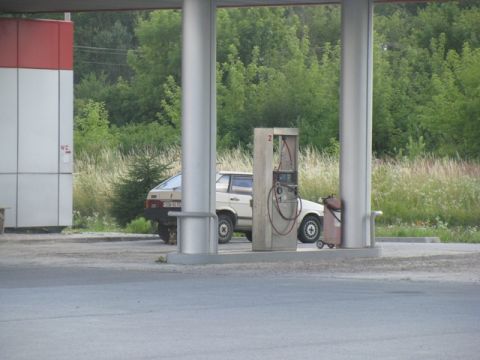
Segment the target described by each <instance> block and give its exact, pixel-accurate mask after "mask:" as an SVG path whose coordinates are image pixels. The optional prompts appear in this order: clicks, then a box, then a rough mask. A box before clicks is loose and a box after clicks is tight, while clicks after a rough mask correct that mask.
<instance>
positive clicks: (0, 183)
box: [0, 174, 17, 227]
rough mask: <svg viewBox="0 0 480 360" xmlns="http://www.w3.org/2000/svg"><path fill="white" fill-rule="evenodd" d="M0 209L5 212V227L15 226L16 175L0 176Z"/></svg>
mask: <svg viewBox="0 0 480 360" xmlns="http://www.w3.org/2000/svg"><path fill="white" fill-rule="evenodd" d="M0 207H4V208H7V209H6V210H5V227H15V226H16V225H17V224H16V222H17V219H16V218H17V175H16V174H0Z"/></svg>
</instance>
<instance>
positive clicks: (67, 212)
mask: <svg viewBox="0 0 480 360" xmlns="http://www.w3.org/2000/svg"><path fill="white" fill-rule="evenodd" d="M58 186H59V203H58V204H59V209H58V225H60V226H71V225H72V212H73V204H72V197H73V195H72V189H73V175H72V174H60V176H59V185H58Z"/></svg>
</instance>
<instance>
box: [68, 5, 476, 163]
mask: <svg viewBox="0 0 480 360" xmlns="http://www.w3.org/2000/svg"><path fill="white" fill-rule="evenodd" d="M217 19H218V21H217V22H218V25H217V27H218V35H217V39H218V40H217V41H218V45H217V47H218V50H217V53H218V55H217V79H218V80H217V81H218V85H217V86H218V99H217V103H218V125H219V126H218V145H219V149H226V148H231V147H232V146H237V145H238V144H240V145H242V146H249V144H250V143H251V137H252V128H253V127H257V126H272V125H275V126H295V127H299V128H300V130H301V134H302V136H301V142H302V144H303V145H304V146H305V145H309V146H313V147H315V148H317V149H325V148H326V147H329V146H331V144H332V143H333V144H334V143H335V141H336V139H338V100H339V65H340V61H339V59H340V6H310V7H289V8H249V9H220V10H218V15H217ZM73 20H74V21H75V24H76V37H75V42H76V47H75V74H76V77H75V81H76V88H75V95H76V107H75V109H76V128H77V138H76V139H77V152H79V151H80V152H81V151H83V150H85V151H88V152H90V151H91V150H92V146H93V147H98V146H105V147H119V148H120V149H121V150H122V151H124V152H128V151H130V150H132V149H135V148H138V147H139V146H149V145H151V146H155V147H157V148H158V147H165V146H170V145H172V144H178V143H179V135H180V62H181V53H180V51H181V12H179V11H154V12H122V13H80V14H74V15H73ZM374 30H375V35H374V39H375V47H374V109H373V122H374V127H373V132H374V134H373V148H374V152H375V153H376V154H377V156H380V157H385V156H389V157H398V156H402V155H406V156H410V157H414V156H416V155H419V154H422V153H429V154H435V155H439V156H450V157H457V156H459V157H461V158H464V159H467V158H479V157H480V141H478V140H477V139H478V138H479V137H480V126H479V121H480V100H479V99H480V6H479V5H478V2H476V1H462V2H447V3H440V4H439V3H436V4H406V5H377V6H376V7H375V18H374ZM98 111H103V112H104V113H105V116H103V117H102V119H107V121H106V122H102V123H99V124H95V123H92V122H87V123H86V122H85V119H87V118H88V117H89V116H90V114H91V113H92V112H98ZM95 133H97V134H99V133H102V138H104V139H106V141H105V142H103V143H102V144H99V142H98V141H93V142H94V143H95V144H94V145H92V144H91V143H92V141H89V140H88V139H91V138H92V134H95ZM84 135H85V137H84ZM82 137H84V139H85V141H82ZM93 138H95V135H94V136H93Z"/></svg>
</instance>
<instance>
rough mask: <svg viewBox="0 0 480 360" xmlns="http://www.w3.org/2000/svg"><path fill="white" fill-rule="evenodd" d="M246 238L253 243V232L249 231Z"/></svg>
mask: <svg viewBox="0 0 480 360" xmlns="http://www.w3.org/2000/svg"><path fill="white" fill-rule="evenodd" d="M245 237H246V238H247V240H248V241H250V242H251V241H252V232H251V231H247V232H246V233H245Z"/></svg>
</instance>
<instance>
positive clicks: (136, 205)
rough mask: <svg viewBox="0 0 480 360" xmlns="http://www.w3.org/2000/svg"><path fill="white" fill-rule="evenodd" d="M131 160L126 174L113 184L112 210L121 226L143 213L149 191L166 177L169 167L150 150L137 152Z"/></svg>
mask: <svg viewBox="0 0 480 360" xmlns="http://www.w3.org/2000/svg"><path fill="white" fill-rule="evenodd" d="M130 161H131V162H130V164H129V165H128V171H127V173H126V175H125V176H122V177H120V179H119V180H118V181H117V182H115V183H114V184H113V196H112V201H111V209H110V211H111V214H112V216H113V217H114V218H115V219H116V220H117V222H118V224H120V225H121V226H125V225H126V224H128V223H129V222H130V221H132V220H133V219H135V218H136V217H138V216H140V215H142V213H143V208H144V202H145V198H146V196H147V193H148V191H149V190H151V189H152V188H153V187H154V186H156V185H158V183H160V182H161V181H162V180H163V179H164V178H165V175H164V174H165V172H166V171H167V169H168V167H169V165H165V164H161V163H159V161H158V159H157V157H156V156H155V155H154V154H152V153H148V152H143V153H140V154H136V155H134V156H132V158H131V159H130Z"/></svg>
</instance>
